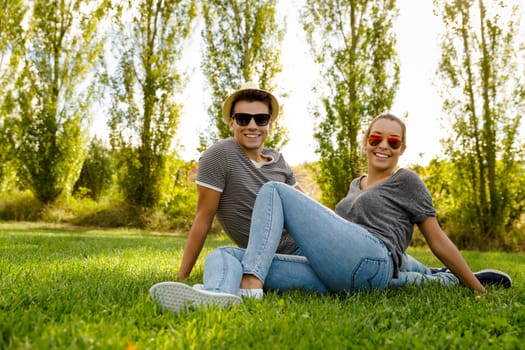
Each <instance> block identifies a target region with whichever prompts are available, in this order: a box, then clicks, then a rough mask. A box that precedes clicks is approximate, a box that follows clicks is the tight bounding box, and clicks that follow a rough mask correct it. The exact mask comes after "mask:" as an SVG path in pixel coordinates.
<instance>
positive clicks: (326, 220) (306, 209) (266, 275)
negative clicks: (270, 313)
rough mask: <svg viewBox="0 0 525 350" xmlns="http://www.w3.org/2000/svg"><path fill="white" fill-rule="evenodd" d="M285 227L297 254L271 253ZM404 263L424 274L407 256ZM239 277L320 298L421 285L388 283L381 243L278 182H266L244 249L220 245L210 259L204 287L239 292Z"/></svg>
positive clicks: (389, 270) (389, 268)
mask: <svg viewBox="0 0 525 350" xmlns="http://www.w3.org/2000/svg"><path fill="white" fill-rule="evenodd" d="M283 227H286V229H287V230H288V232H289V233H290V234H291V235H292V237H293V238H294V239H295V241H296V242H297V244H298V246H299V247H300V248H299V250H298V251H296V252H295V254H296V255H281V254H275V251H276V249H277V245H278V243H279V240H280V238H281V232H282V229H283ZM404 262H405V261H404ZM406 264H407V269H408V268H409V267H408V265H410V268H412V269H420V270H421V271H423V270H424V269H426V270H428V269H427V268H426V267H424V265H422V264H420V263H419V262H417V260H415V259H413V258H411V257H410V259H408V258H407V259H406ZM427 272H428V273H429V272H430V270H428V271H426V272H425V273H427ZM418 273H419V274H422V273H421V272H418ZM243 274H252V275H255V276H257V277H258V278H259V279H260V280H261V281H263V282H264V288H265V289H266V290H278V291H287V290H290V289H298V288H299V289H305V290H312V291H315V292H318V293H322V294H323V293H326V292H328V291H331V292H339V291H349V292H352V291H357V290H371V289H384V288H386V287H389V286H395V285H397V284H402V283H405V284H411V283H412V282H415V283H419V282H420V281H423V280H418V279H410V278H408V276H409V275H406V276H407V278H405V275H401V274H400V278H401V277H402V276H403V277H402V278H401V279H399V278H398V279H395V280H392V274H393V261H392V257H391V253H390V252H389V251H388V249H387V248H386V246H385V245H384V244H383V242H382V241H381V240H380V239H378V238H377V237H375V236H373V235H371V234H370V233H369V232H368V231H367V230H365V229H364V228H362V227H361V226H359V225H356V224H354V223H352V222H349V221H347V220H345V219H343V218H341V217H340V216H338V215H337V214H335V213H334V212H333V211H331V210H329V209H328V208H326V207H324V206H322V205H321V204H319V203H318V202H316V201H314V200H312V199H311V198H309V197H308V196H306V195H304V194H303V193H301V192H299V191H297V190H295V189H294V188H292V187H290V186H288V185H285V184H282V183H279V182H269V183H267V184H265V185H264V186H263V187H262V188H261V190H260V192H259V195H258V196H257V200H256V201H255V205H254V210H253V214H252V223H251V227H250V240H249V242H248V247H247V248H246V249H242V248H233V247H224V248H219V249H217V250H215V251H213V252H212V253H210V254H209V255H208V257H207V258H206V262H205V268H204V288H205V289H207V290H214V291H220V292H226V293H230V294H237V292H238V290H239V285H240V281H241V278H242V275H243Z"/></svg>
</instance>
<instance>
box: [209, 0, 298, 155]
mask: <svg viewBox="0 0 525 350" xmlns="http://www.w3.org/2000/svg"><path fill="white" fill-rule="evenodd" d="M275 5H276V0H249V1H239V0H211V1H206V2H203V3H202V12H203V17H204V30H203V34H202V35H203V38H204V48H205V49H204V62H203V64H202V68H203V71H204V74H205V76H206V78H207V80H208V83H209V85H210V87H211V90H212V92H211V94H212V97H211V101H212V104H211V106H210V107H209V109H208V111H209V115H210V119H211V121H212V124H214V125H215V126H216V127H217V131H215V132H214V131H210V133H209V134H210V135H211V136H210V137H208V138H207V139H206V138H203V140H202V142H201V143H203V144H206V143H209V142H210V141H211V142H213V141H216V140H217V139H218V138H226V137H228V136H231V131H230V129H229V126H228V124H227V123H226V122H225V121H224V119H223V117H222V104H223V102H224V100H225V99H226V97H227V96H228V95H229V94H230V93H231V92H232V91H233V90H236V89H238V88H239V87H240V86H241V85H242V84H243V83H244V82H247V81H253V82H255V83H257V84H258V85H259V87H260V88H262V89H265V90H268V91H272V93H273V92H274V91H276V85H275V82H274V81H275V77H276V76H277V74H278V73H279V72H281V64H280V56H281V48H280V46H281V43H282V39H283V34H284V29H283V27H282V25H280V24H279V23H278V19H277V18H276V13H275V10H276V9H275ZM201 138H202V137H201ZM287 141H288V139H287V137H286V130H285V128H284V127H283V126H281V125H280V124H279V120H278V121H277V123H274V125H273V132H272V134H271V135H270V137H268V139H267V140H266V145H267V146H268V147H272V148H276V149H280V148H281V147H282V146H283V145H284V144H285V143H286V142H287ZM203 146H204V147H205V145H203Z"/></svg>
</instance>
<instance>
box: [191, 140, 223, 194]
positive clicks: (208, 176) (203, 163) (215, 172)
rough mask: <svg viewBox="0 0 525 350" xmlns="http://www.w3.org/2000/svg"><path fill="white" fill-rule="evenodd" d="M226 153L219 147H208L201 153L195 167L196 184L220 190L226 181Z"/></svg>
mask: <svg viewBox="0 0 525 350" xmlns="http://www.w3.org/2000/svg"><path fill="white" fill-rule="evenodd" d="M226 157H227V155H226V153H225V152H223V150H222V149H221V148H220V147H214V146H212V147H210V148H209V149H207V150H206V151H204V153H202V155H201V157H200V159H199V166H198V169H197V180H196V183H197V185H201V186H204V187H208V188H210V189H212V190H215V191H218V192H222V191H223V190H224V187H225V185H226V182H227V168H226V164H228V162H227V160H226Z"/></svg>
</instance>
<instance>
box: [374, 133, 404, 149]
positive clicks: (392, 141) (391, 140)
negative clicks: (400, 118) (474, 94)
mask: <svg viewBox="0 0 525 350" xmlns="http://www.w3.org/2000/svg"><path fill="white" fill-rule="evenodd" d="M384 138H385V137H384V136H383V135H381V134H375V133H374V134H370V135H368V144H369V145H370V146H377V145H379V144H380V143H381V141H383V139H384ZM386 142H388V145H389V146H390V147H391V148H392V149H398V148H399V147H401V145H402V144H403V141H402V140H401V137H399V136H388V137H387V138H386Z"/></svg>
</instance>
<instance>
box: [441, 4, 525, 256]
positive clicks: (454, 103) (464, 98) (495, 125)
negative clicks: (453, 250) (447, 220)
mask: <svg viewBox="0 0 525 350" xmlns="http://www.w3.org/2000/svg"><path fill="white" fill-rule="evenodd" d="M434 5H435V8H436V10H437V12H438V13H439V15H440V17H441V19H442V20H443V22H444V24H445V27H446V31H445V33H444V35H443V38H442V43H441V45H442V57H441V61H440V65H439V70H438V76H439V78H440V82H441V85H442V86H441V92H442V95H443V98H444V104H443V109H444V111H445V112H446V114H447V115H449V116H450V119H451V129H450V133H449V134H450V136H449V137H448V138H446V139H445V140H443V143H444V146H445V151H446V154H447V155H448V156H449V157H450V160H451V162H452V163H453V164H454V167H455V171H456V172H458V174H459V176H457V179H458V181H459V182H458V183H457V184H455V185H456V186H458V187H459V188H461V189H462V191H463V195H462V196H461V197H460V198H458V200H457V205H458V207H457V209H458V212H460V213H461V215H460V216H461V222H462V223H464V224H465V225H464V227H462V230H463V231H464V232H468V234H466V233H465V234H464V236H463V240H462V242H463V244H464V245H466V246H470V247H472V246H477V247H479V248H489V247H490V245H491V244H493V243H496V244H503V241H504V238H503V235H504V233H505V230H507V229H509V228H510V227H512V226H513V225H515V224H516V223H517V222H518V221H519V220H520V218H521V215H522V213H523V210H521V211H520V212H516V210H515V208H516V207H517V206H519V207H521V208H523V202H524V199H525V197H524V194H523V191H522V190H519V189H517V188H516V187H515V185H514V184H513V182H512V181H509V180H508V176H511V174H513V173H515V172H516V171H519V170H518V169H521V168H522V165H520V163H519V161H520V157H523V148H524V147H523V143H522V144H520V142H519V140H520V139H521V138H520V135H519V134H520V132H519V130H520V125H521V118H522V115H523V113H524V112H525V83H524V78H525V77H524V71H523V69H522V68H523V62H524V61H523V59H524V56H523V50H524V46H523V44H521V46H520V44H519V43H518V42H517V39H518V28H519V22H518V21H517V12H516V11H517V8H516V7H514V8H508V7H507V6H505V5H504V3H503V2H492V1H491V2H490V3H489V5H487V3H486V2H485V1H483V0H469V1H465V0H455V1H435V2H434ZM504 18H508V19H507V20H504Z"/></svg>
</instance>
